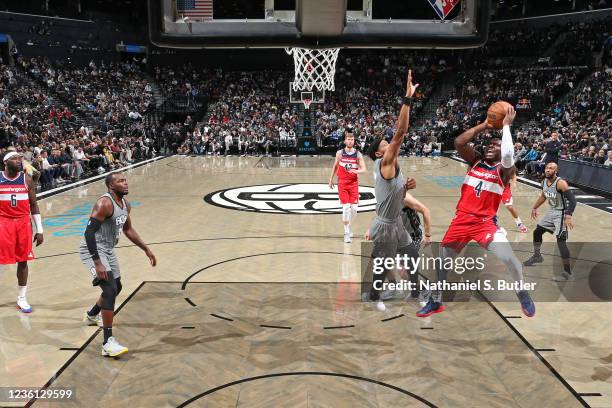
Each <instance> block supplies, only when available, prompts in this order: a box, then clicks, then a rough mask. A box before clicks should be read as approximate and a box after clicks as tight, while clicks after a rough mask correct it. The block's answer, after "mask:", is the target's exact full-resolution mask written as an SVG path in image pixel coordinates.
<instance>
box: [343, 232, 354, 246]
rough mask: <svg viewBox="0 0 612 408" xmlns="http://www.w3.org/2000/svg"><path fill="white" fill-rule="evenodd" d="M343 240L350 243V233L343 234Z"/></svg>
mask: <svg viewBox="0 0 612 408" xmlns="http://www.w3.org/2000/svg"><path fill="white" fill-rule="evenodd" d="M344 242H345V243H346V244H350V243H351V242H352V240H351V235H350V234H344Z"/></svg>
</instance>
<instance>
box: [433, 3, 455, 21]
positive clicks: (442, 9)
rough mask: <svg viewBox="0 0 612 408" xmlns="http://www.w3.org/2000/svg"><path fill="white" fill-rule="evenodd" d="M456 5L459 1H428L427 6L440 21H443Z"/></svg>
mask: <svg viewBox="0 0 612 408" xmlns="http://www.w3.org/2000/svg"><path fill="white" fill-rule="evenodd" d="M458 3H460V0H429V4H431V7H432V8H433V9H434V11H435V12H436V14H437V15H438V17H440V20H444V19H445V18H446V16H448V14H449V13H450V12H451V11H453V9H454V8H455V6H456V5H457V4H458Z"/></svg>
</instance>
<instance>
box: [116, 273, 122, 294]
mask: <svg viewBox="0 0 612 408" xmlns="http://www.w3.org/2000/svg"><path fill="white" fill-rule="evenodd" d="M115 284H116V285H117V295H119V293H121V289H122V288H123V286H122V285H121V277H119V278H117V279H115Z"/></svg>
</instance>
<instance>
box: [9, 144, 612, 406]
mask: <svg viewBox="0 0 612 408" xmlns="http://www.w3.org/2000/svg"><path fill="white" fill-rule="evenodd" d="M367 164H368V165H369V166H370V167H371V164H372V163H371V162H370V161H368V162H367ZM401 164H402V170H403V172H404V174H406V175H408V176H411V177H414V178H415V179H416V180H417V189H416V190H414V194H415V196H416V197H417V198H418V199H419V200H421V201H422V202H423V203H424V204H426V205H427V206H429V207H430V208H431V211H432V217H433V227H432V234H433V239H434V240H440V239H441V237H442V234H443V233H444V231H445V230H446V228H447V226H448V224H449V222H450V220H451V217H452V216H453V207H454V205H455V203H456V201H457V198H458V194H459V187H458V186H459V184H460V180H461V179H462V178H463V174H465V167H464V165H463V164H462V163H459V162H457V161H454V160H451V159H449V158H407V159H402V160H401ZM330 165H331V158H328V157H298V158H295V157H286V158H285V157H283V158H256V157H243V158H239V157H204V158H203V157H179V156H173V157H168V158H165V159H162V160H159V161H156V162H153V163H149V164H146V165H144V166H142V167H138V168H135V169H133V170H130V171H128V172H127V173H126V175H127V178H128V182H129V185H130V194H129V196H128V198H129V200H130V201H131V203H132V205H133V211H132V218H133V223H134V226H135V227H136V228H137V229H138V231H139V232H140V234H141V236H142V237H143V239H144V240H145V241H146V242H147V243H148V244H149V245H150V246H151V248H152V250H153V251H154V252H155V254H156V256H157V259H158V266H157V267H156V268H151V267H150V265H149V264H148V260H147V259H146V257H145V256H144V255H143V254H142V252H141V251H140V250H139V249H138V248H136V247H134V246H132V245H130V244H129V241H127V240H123V241H122V242H121V243H120V246H119V248H118V256H119V258H120V262H121V265H122V270H123V274H122V275H123V279H122V280H123V281H124V283H123V285H124V290H123V292H122V293H121V294H120V295H119V299H118V303H119V304H120V306H119V308H118V314H117V317H116V320H115V331H116V333H117V334H116V335H117V336H119V337H120V338H121V340H122V342H124V343H125V344H126V345H128V347H129V348H130V352H129V353H128V354H126V355H125V356H123V358H121V359H118V360H115V359H108V358H102V357H101V356H100V346H101V337H100V334H99V331H98V330H97V328H95V327H88V326H86V325H85V323H83V316H84V313H85V310H86V309H87V308H88V307H89V305H90V303H91V302H92V300H93V299H94V298H95V297H96V296H97V290H96V289H93V288H92V287H91V283H90V277H89V273H88V271H86V270H85V269H84V267H83V266H82V264H81V263H80V261H79V257H78V254H77V248H78V245H79V242H80V240H81V237H82V232H83V230H84V223H85V222H86V220H87V219H88V217H89V211H90V208H91V206H92V205H93V203H94V202H95V200H96V199H97V197H98V196H100V195H101V194H102V193H104V191H105V188H104V184H103V182H95V183H92V184H88V185H85V186H82V187H79V188H76V189H73V190H69V191H66V192H63V193H60V194H57V195H55V196H52V197H49V198H45V199H43V200H42V201H41V202H40V207H41V212H42V214H43V219H44V220H45V229H46V238H47V242H46V243H45V245H43V246H42V247H40V248H39V249H38V250H37V256H38V260H37V261H36V262H34V263H33V264H32V266H31V274H30V283H29V287H30V299H31V304H32V306H33V308H34V313H33V314H31V315H24V314H21V313H19V312H18V311H17V310H16V309H15V308H14V305H13V298H12V295H11V294H10V291H9V292H7V293H5V296H4V298H3V299H2V300H1V303H2V305H3V307H2V308H1V309H0V318H1V321H2V334H1V335H2V340H3V341H2V342H1V343H0V344H2V353H1V358H2V364H1V365H0V369H1V371H0V381H1V382H2V384H11V385H12V386H16V387H19V386H22V387H26V386H28V387H34V386H43V385H44V386H46V387H48V388H51V389H54V388H73V389H74V390H75V392H76V393H75V398H74V399H72V400H70V401H65V402H62V403H58V402H53V403H50V402H45V401H40V400H39V401H30V403H29V404H28V406H30V404H32V403H33V404H32V405H33V406H35V407H36V406H47V405H49V406H88V407H97V406H99V407H111V406H112V407H119V406H138V407H175V406H194V407H196V406H206V407H225V406H245V407H247V406H248V407H254V406H262V407H263V406H266V407H268V406H278V407H297V406H304V407H308V406H312V407H314V406H364V407H365V406H368V407H371V406H373V407H378V406H380V407H388V406H405V407H412V406H414V407H421V406H423V407H426V406H429V407H455V406H471V407H533V406H536V405H539V404H541V403H542V401H546V406H559V407H574V406H576V407H579V406H591V407H609V406H612V399H611V398H612V397H610V395H612V387H611V386H610V381H609V375H610V371H609V365H610V359H611V355H610V349H609V339H610V336H611V335H612V332H611V329H610V327H611V325H610V317H609V312H608V310H609V309H608V307H607V305H608V304H607V303H604V302H602V303H598V302H588V303H587V302H569V301H558V302H537V300H536V302H537V307H538V312H537V315H536V316H535V317H534V318H531V319H526V318H521V313H520V307H519V304H518V302H515V301H509V302H488V301H487V300H486V299H485V298H484V297H483V296H482V294H480V293H473V294H472V296H471V299H470V301H469V302H452V303H448V304H447V305H448V309H447V312H445V313H443V314H441V315H435V316H433V317H431V318H426V319H420V318H417V317H416V316H415V312H416V310H417V309H418V308H419V305H418V303H417V302H416V301H410V302H405V301H395V302H391V303H389V304H388V309H387V311H386V312H384V313H381V312H378V311H376V310H375V309H374V308H373V307H372V306H371V305H369V304H367V303H363V302H361V293H360V282H361V264H362V259H363V257H364V256H368V255H369V254H363V253H362V252H361V245H360V242H361V238H360V237H359V236H356V239H355V240H354V241H353V243H351V244H344V243H343V241H342V236H341V232H342V229H341V223H340V217H339V215H338V214H333V213H332V214H330V213H329V212H328V211H330V210H325V211H316V210H313V211H306V212H303V213H300V212H299V211H293V210H285V211H281V212H279V211H278V210H277V208H275V207H280V208H283V205H284V204H283V203H282V200H280V198H282V195H283V194H282V193H277V196H276V198H273V197H272V196H269V197H267V199H268V200H275V199H277V200H280V201H276V203H277V204H276V205H275V206H267V207H268V208H269V209H270V212H266V211H265V210H262V209H259V210H253V209H248V208H247V209H245V208H244V206H245V203H237V204H236V206H235V208H231V207H229V206H227V205H226V203H223V205H222V206H221V205H218V204H214V202H215V200H216V199H213V198H211V196H214V195H215V194H212V195H211V193H214V192H217V191H220V190H224V191H225V193H224V194H223V196H224V197H225V198H226V199H228V200H230V201H236V200H233V199H232V197H234V196H233V195H232V193H231V190H232V189H236V188H244V187H249V188H253V187H254V186H264V185H273V186H276V187H277V190H276V191H278V190H279V188H278V186H279V185H280V186H284V187H283V188H285V189H287V188H293V189H295V190H296V191H297V190H299V191H302V192H307V191H315V192H317V194H318V195H319V196H320V197H322V198H321V200H320V201H321V204H320V205H319V203H316V204H315V205H314V206H312V208H315V209H316V208H323V207H322V206H328V207H325V208H330V207H329V203H327V202H326V200H325V196H324V194H323V193H319V192H318V191H319V190H318V188H319V187H318V185H317V184H313V183H324V180H326V177H327V176H328V174H329V166H330ZM453 180H454V181H453ZM453 183H454V184H453ZM360 184H361V185H362V186H364V187H367V186H371V185H373V178H372V174H371V172H370V171H368V172H367V173H365V174H364V175H363V177H362V178H361V180H360ZM243 190H244V189H243ZM246 190H248V189H246ZM246 190H245V191H246ZM261 190H262V188H261V187H259V188H255V189H254V190H253V191H256V192H257V191H261ZM281 191H283V190H282V189H281ZM362 191H367V189H365V188H364V189H362ZM245 194H246V193H244V192H243V194H242V195H241V194H240V193H238V194H237V195H236V197H250V198H252V199H253V200H252V202H251V206H252V207H256V206H258V205H259V204H258V203H257V193H253V194H251V195H248V194H246V195H245ZM291 194H293V193H291ZM291 194H289V196H291ZM538 194H539V191H538V190H537V189H536V188H534V187H531V186H528V185H524V184H519V186H518V189H517V191H516V192H515V205H516V207H517V209H518V210H519V212H520V214H521V215H522V216H523V218H524V219H526V218H527V215H528V213H529V210H530V208H531V207H530V206H531V203H532V202H533V201H534V200H535V198H536V196H537V195H538ZM207 196H209V198H208V200H205V198H206V197H207ZM291 205H292V206H293V204H291ZM294 208H295V207H294ZM302 208H304V207H302ZM367 208H368V207H367V202H366V205H365V206H364V209H367ZM373 215H374V213H373V212H372V211H364V212H360V213H359V215H358V216H357V219H356V225H355V228H354V230H355V232H356V235H361V234H363V232H365V229H366V228H367V227H368V225H369V222H370V221H371V219H372V217H373ZM609 217H610V215H609V214H606V213H604V212H601V211H599V210H597V209H594V208H590V207H587V206H585V205H580V206H579V207H578V209H577V211H576V213H575V224H576V228H575V230H574V231H573V232H572V234H571V239H570V240H571V241H588V242H591V241H592V242H595V241H605V240H606V239H608V238H609V234H610V229H609V225H610V219H609ZM500 219H501V225H502V226H504V227H506V229H507V230H508V237H509V239H510V241H521V240H524V241H526V242H529V241H530V234H520V233H519V232H518V231H517V230H516V229H515V228H514V227H513V225H514V224H513V221H512V219H511V218H510V217H509V215H508V214H507V212H506V211H505V210H503V209H500ZM528 226H529V227H530V228H533V227H534V223H533V222H532V221H529V224H528ZM517 255H518V256H519V258H520V259H521V260H524V259H525V258H527V257H528V256H529V254H527V253H517ZM547 262H548V263H550V261H549V260H547ZM2 272H3V273H2V274H1V275H0V276H1V278H0V279H1V282H2V285H4V287H11V286H12V285H14V279H15V278H14V268H11V267H4V268H3V270H2ZM545 273H546V272H542V271H541V270H540V269H537V268H536V269H529V270H526V274H527V279H528V280H529V281H535V282H538V283H539V284H541V285H549V284H550V276H546V275H545ZM586 280H588V276H585V275H581V273H580V272H577V279H576V282H574V283H570V284H571V285H582V284H584V283H585V281H586ZM3 406H23V403H21V404H13V405H11V404H9V403H4V404H3Z"/></svg>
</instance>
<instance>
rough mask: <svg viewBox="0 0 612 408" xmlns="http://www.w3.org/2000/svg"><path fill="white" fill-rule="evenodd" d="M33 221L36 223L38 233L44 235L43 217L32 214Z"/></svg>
mask: <svg viewBox="0 0 612 408" xmlns="http://www.w3.org/2000/svg"><path fill="white" fill-rule="evenodd" d="M32 221H34V225H35V226H36V233H37V234H42V233H43V226H42V217H41V216H40V214H32Z"/></svg>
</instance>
